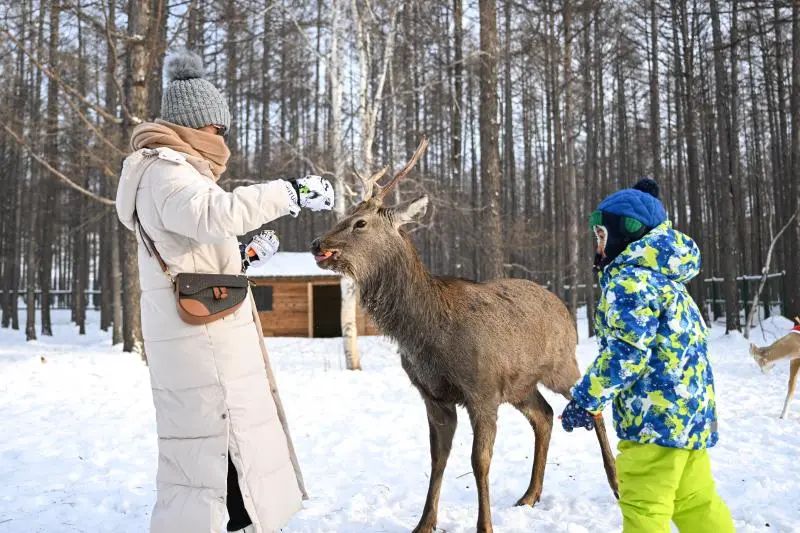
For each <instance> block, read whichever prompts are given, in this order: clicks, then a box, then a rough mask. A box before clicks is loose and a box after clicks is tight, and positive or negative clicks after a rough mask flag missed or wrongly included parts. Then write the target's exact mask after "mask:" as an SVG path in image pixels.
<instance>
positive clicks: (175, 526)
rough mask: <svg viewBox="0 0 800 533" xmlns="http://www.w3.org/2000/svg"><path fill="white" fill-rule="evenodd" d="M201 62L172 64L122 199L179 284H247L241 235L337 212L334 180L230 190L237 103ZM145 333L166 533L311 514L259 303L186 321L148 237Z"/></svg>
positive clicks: (157, 530)
mask: <svg viewBox="0 0 800 533" xmlns="http://www.w3.org/2000/svg"><path fill="white" fill-rule="evenodd" d="M202 75H203V68H202V62H201V60H200V58H199V57H198V56H197V55H195V54H191V53H188V52H183V53H181V54H179V55H177V56H172V57H171V58H169V59H168V61H167V77H168V79H169V83H168V85H167V87H166V89H165V90H164V93H163V99H162V105H161V118H160V119H158V120H156V121H155V122H153V123H143V124H140V125H139V126H137V127H136V128H135V130H134V131H133V135H132V137H131V147H132V149H133V150H134V152H133V153H132V154H131V155H130V156H128V158H127V159H126V160H125V163H124V165H123V169H122V175H121V177H120V182H119V189H118V191H117V199H116V206H117V213H118V215H119V218H120V220H121V221H122V223H123V224H124V225H125V226H126V227H128V228H129V229H131V230H135V229H136V222H135V219H136V217H137V216H138V221H139V224H141V227H142V229H143V230H144V231H145V232H146V234H148V235H149V236H150V238H152V239H153V242H154V244H155V247H156V249H157V250H158V252H159V253H160V254H161V256H162V257H163V259H164V260H165V262H166V263H167V266H168V267H169V271H170V273H171V274H173V275H174V274H177V273H181V272H194V273H213V274H239V273H240V271H241V268H242V263H241V256H240V252H239V245H238V241H237V239H236V236H237V235H243V234H245V233H247V232H249V231H253V230H255V229H257V228H259V227H260V226H262V225H263V224H265V223H267V222H269V221H271V220H273V219H276V218H278V217H281V216H284V215H287V214H292V215H294V216H296V215H297V213H298V212H299V211H300V208H301V207H307V208H310V209H312V210H323V209H330V208H331V207H332V206H333V192H332V188H331V186H330V183H328V182H327V181H326V180H323V179H322V178H319V177H318V176H307V177H305V178H301V179H299V180H291V181H283V180H276V181H272V182H269V183H263V184H258V185H251V186H247V187H239V188H236V189H234V190H233V191H232V192H226V191H224V190H223V189H222V188H220V187H219V186H218V185H217V183H216V181H217V179H218V178H219V176H220V174H222V173H223V172H224V171H225V166H226V163H227V160H228V157H229V155H230V152H229V151H228V148H227V146H226V145H225V141H224V138H223V134H224V133H225V131H226V130H227V129H228V128H229V126H230V113H229V111H228V107H227V105H226V102H225V99H224V98H223V96H222V95H221V94H220V93H219V91H217V89H216V88H215V87H214V86H213V85H211V84H210V83H209V82H208V81H206V80H204V79H202ZM138 262H139V280H140V283H141V289H142V298H141V306H142V332H143V336H144V343H145V350H146V353H147V357H148V362H149V365H150V377H151V384H152V390H153V402H154V404H155V409H156V422H157V430H158V451H159V460H158V473H157V477H156V485H157V497H156V504H155V507H154V509H153V515H152V519H151V524H150V527H151V531H152V532H153V533H204V532H209V533H216V532H218V531H220V530H221V529H222V527H223V522H224V518H225V514H226V504H227V514H228V517H229V519H228V527H227V529H228V531H236V530H244V531H247V532H248V533H250V532H252V533H261V532H267V531H275V530H277V529H279V528H280V527H282V526H283V524H284V523H285V522H286V521H287V520H288V519H289V518H290V517H291V516H292V515H293V514H294V513H295V512H296V511H297V510H298V509H300V506H301V503H300V502H301V493H300V489H299V486H298V482H297V479H296V477H295V473H294V470H293V467H292V463H291V461H290V456H289V451H288V444H287V436H286V435H285V434H284V432H283V429H282V426H281V424H280V422H279V420H278V418H277V413H276V406H275V404H274V402H273V399H272V396H271V394H270V389H269V385H268V381H267V374H266V367H265V362H264V360H263V358H262V353H261V348H260V344H259V342H260V339H259V335H260V332H259V331H257V328H256V326H255V324H254V321H253V316H252V308H251V303H250V300H249V299H248V300H245V302H244V304H242V306H241V307H239V309H238V310H237V311H236V312H234V313H232V314H230V315H228V316H226V317H225V318H223V319H220V320H217V321H215V322H212V323H209V324H206V325H199V326H198V325H189V324H187V323H185V322H183V321H182V320H181V318H180V317H179V316H178V312H177V309H176V304H175V295H174V292H173V285H172V282H171V280H170V279H169V277H168V276H166V275H165V274H164V272H162V270H161V268H160V267H159V264H158V262H157V260H156V258H155V257H151V256H150V255H149V254H148V252H147V250H146V249H145V247H144V245H143V243H142V241H141V236H139V252H138Z"/></svg>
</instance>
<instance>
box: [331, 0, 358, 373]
mask: <svg viewBox="0 0 800 533" xmlns="http://www.w3.org/2000/svg"><path fill="white" fill-rule="evenodd" d="M341 2H342V0H331V41H330V51H329V52H328V79H329V83H330V88H331V120H330V124H329V126H328V127H329V129H328V149H329V150H330V153H331V158H332V159H333V174H334V177H335V178H336V180H335V181H334V183H333V186H334V193H335V194H336V198H337V201H336V205H335V206H334V212H335V213H336V217H337V218H339V219H341V218H344V216H345V215H346V214H347V200H346V198H347V189H346V188H345V184H344V181H343V180H344V175H345V170H344V169H345V158H344V153H343V152H342V95H343V92H344V80H343V79H342V57H341V49H340V46H341V44H340V41H341V39H342V36H343V32H344V27H343V26H342V23H341V20H340V19H341V17H342V6H341ZM341 291H342V307H341V312H340V321H341V325H342V341H343V343H344V359H345V364H346V365H347V369H348V370H361V356H360V355H359V353H358V327H357V323H356V307H357V305H356V304H357V301H358V298H357V292H356V284H355V281H354V280H353V279H351V278H349V277H347V276H342V280H341Z"/></svg>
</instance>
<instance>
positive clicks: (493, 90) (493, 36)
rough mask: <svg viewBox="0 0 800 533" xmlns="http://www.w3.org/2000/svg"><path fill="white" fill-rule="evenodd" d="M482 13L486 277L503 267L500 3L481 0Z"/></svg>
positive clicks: (496, 275) (499, 273) (498, 274)
mask: <svg viewBox="0 0 800 533" xmlns="http://www.w3.org/2000/svg"><path fill="white" fill-rule="evenodd" d="M478 9H479V12H480V50H481V55H480V60H479V62H480V63H479V64H480V67H479V69H478V72H479V76H480V106H479V123H480V137H481V186H482V189H483V207H484V209H485V211H484V217H483V221H484V223H483V228H484V230H483V236H482V242H483V243H484V244H483V246H482V248H483V254H482V259H483V261H482V267H481V270H482V274H483V276H484V278H485V279H494V278H501V277H503V276H504V269H503V263H504V261H503V256H504V253H503V235H502V231H503V218H502V213H501V209H502V203H501V200H502V182H501V180H500V153H499V148H498V137H499V130H500V127H499V124H498V121H497V62H498V41H497V5H496V2H495V0H479V2H478Z"/></svg>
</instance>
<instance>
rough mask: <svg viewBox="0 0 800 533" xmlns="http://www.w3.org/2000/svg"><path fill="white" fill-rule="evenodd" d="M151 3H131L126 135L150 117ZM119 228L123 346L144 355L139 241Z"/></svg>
mask: <svg viewBox="0 0 800 533" xmlns="http://www.w3.org/2000/svg"><path fill="white" fill-rule="evenodd" d="M150 19H151V11H150V2H141V3H140V4H139V5H138V6H136V5H135V3H134V2H131V3H130V4H129V6H128V65H127V72H128V76H127V77H126V82H127V84H126V89H127V90H126V100H127V108H128V111H129V113H130V114H131V117H130V118H126V120H125V121H124V122H123V138H125V137H127V136H128V135H129V134H130V130H131V128H132V127H133V126H134V125H136V123H138V122H140V121H143V120H145V119H146V118H147V116H148V111H149V110H148V105H149V100H148V94H149V88H150V80H148V79H147V74H148V59H149V58H148V48H147V46H146V44H147V43H146V42H145V36H146V35H147V34H148V30H149V26H150V23H151V20H150ZM119 230H120V238H119V241H120V250H119V251H120V262H121V263H122V265H121V266H122V296H123V300H122V324H123V327H122V337H123V341H122V349H123V351H126V352H133V351H136V352H138V353H140V354H142V357H143V358H144V357H145V355H144V345H143V343H142V318H141V307H140V301H139V300H140V297H141V291H140V288H139V265H138V259H137V257H138V243H137V241H136V236H135V235H134V233H133V232H131V231H129V230H128V229H127V228H125V227H124V226H121V225H120V226H119Z"/></svg>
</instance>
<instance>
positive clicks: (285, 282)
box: [252, 277, 380, 337]
mask: <svg viewBox="0 0 800 533" xmlns="http://www.w3.org/2000/svg"><path fill="white" fill-rule="evenodd" d="M252 281H253V282H254V283H255V284H256V285H271V286H272V310H271V311H259V313H258V314H259V316H260V317H261V326H262V328H263V331H264V336H265V337H309V336H311V334H312V331H313V327H312V326H313V313H312V301H313V300H312V297H311V295H312V289H311V286H312V285H338V284H339V279H338V278H320V277H313V278H312V277H310V278H285V279H279V278H272V279H267V278H261V279H259V278H255V279H252ZM356 322H357V326H358V334H359V335H380V332H379V331H378V329H377V328H376V327H375V325H374V324H373V323H372V320H370V319H369V317H368V316H367V315H366V313H365V312H364V311H363V310H362V309H361V308H360V307H359V309H358V310H357V312H356Z"/></svg>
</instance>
